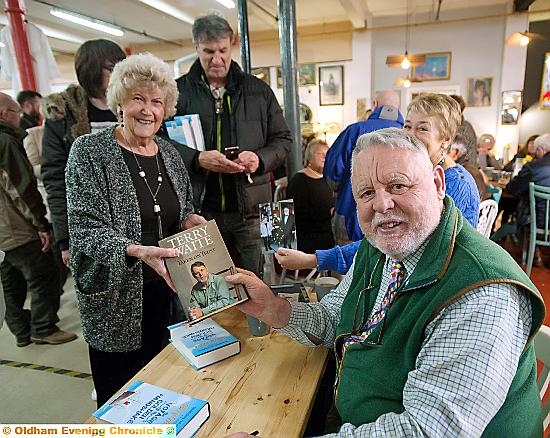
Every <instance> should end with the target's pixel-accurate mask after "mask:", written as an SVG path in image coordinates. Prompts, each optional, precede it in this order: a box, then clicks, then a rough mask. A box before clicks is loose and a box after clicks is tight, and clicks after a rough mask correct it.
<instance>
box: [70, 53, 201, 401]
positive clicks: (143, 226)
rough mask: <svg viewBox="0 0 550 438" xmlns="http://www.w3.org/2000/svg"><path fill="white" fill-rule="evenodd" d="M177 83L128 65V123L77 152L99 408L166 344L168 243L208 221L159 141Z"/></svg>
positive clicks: (123, 82) (78, 212) (112, 89)
mask: <svg viewBox="0 0 550 438" xmlns="http://www.w3.org/2000/svg"><path fill="white" fill-rule="evenodd" d="M177 98H178V92H177V88H176V83H175V81H174V80H173V79H172V72H171V71H170V68H169V67H168V65H167V64H165V63H164V62H162V61H161V60H160V59H158V58H156V57H154V56H152V55H150V54H141V55H133V56H130V57H128V58H127V59H126V60H124V61H121V62H120V63H118V64H117V65H116V66H115V68H114V70H113V73H112V75H111V79H110V81H109V87H108V89H107V101H108V104H109V107H110V108H111V110H112V111H113V112H115V113H116V114H117V115H118V117H119V124H118V125H117V126H115V127H111V128H106V129H104V130H101V131H99V132H97V133H96V134H91V135H87V136H82V137H79V138H78V139H77V140H76V141H75V142H74V144H73V147H72V148H71V152H70V155H69V161H68V164H67V172H66V179H67V211H68V222H69V235H70V255H71V267H72V272H73V276H74V280H75V283H76V286H75V287H76V293H77V298H78V306H79V309H80V314H81V319H82V327H83V331H84V338H85V340H86V342H88V345H89V355H90V364H91V369H92V375H93V379H94V384H95V387H96V390H97V403H98V406H100V405H102V404H104V403H105V402H106V401H107V400H108V398H109V397H110V396H112V395H113V394H114V393H115V392H116V391H117V390H118V389H119V388H120V387H121V386H122V385H123V384H124V383H125V382H126V381H127V380H128V379H129V378H131V377H132V376H133V375H134V374H135V373H136V372H137V371H138V370H139V369H141V368H142V367H143V366H144V365H145V364H146V363H147V362H148V361H149V360H150V359H152V358H153V357H154V356H155V355H156V354H157V353H158V352H160V350H161V349H162V348H163V347H164V345H166V342H167V339H168V332H167V329H166V327H167V325H169V324H170V323H171V322H172V317H171V316H172V315H171V314H172V312H173V309H172V303H173V300H172V297H173V292H172V290H171V288H173V285H172V281H171V279H170V276H169V274H168V272H167V270H166V266H165V263H164V259H165V258H167V257H175V256H176V255H177V251H175V250H173V249H163V248H159V247H158V246H157V242H158V240H159V239H161V238H163V237H165V236H168V235H170V234H173V233H176V232H178V231H180V230H181V229H185V228H188V227H190V226H194V225H197V224H199V223H202V222H204V221H205V220H204V218H202V217H201V216H198V215H196V214H194V213H193V202H192V193H191V187H190V185H189V178H188V175H187V171H186V170H185V167H184V165H183V161H182V160H181V158H180V156H179V154H178V153H177V152H176V150H175V149H174V148H173V147H172V145H171V144H169V143H168V142H166V141H165V140H163V139H161V138H159V137H157V136H156V135H155V133H156V132H157V131H158V129H159V127H160V125H161V124H162V122H163V120H164V119H165V118H168V117H171V116H172V115H173V114H174V111H175V109H174V107H175V105H176V101H177Z"/></svg>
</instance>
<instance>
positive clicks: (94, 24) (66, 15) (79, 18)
mask: <svg viewBox="0 0 550 438" xmlns="http://www.w3.org/2000/svg"><path fill="white" fill-rule="evenodd" d="M50 14H52V15H53V16H54V17H58V18H62V19H63V20H67V21H70V22H72V23H76V24H80V25H81V26H86V27H90V28H92V29H95V30H99V31H100V32H105V33H108V34H109V35H114V36H118V37H121V36H123V35H124V32H123V31H122V30H121V29H120V28H118V27H115V26H113V25H111V24H109V23H106V22H104V21H100V20H96V19H95V18H91V17H86V16H85V15H80V14H75V13H74V12H69V11H63V10H61V9H51V10H50Z"/></svg>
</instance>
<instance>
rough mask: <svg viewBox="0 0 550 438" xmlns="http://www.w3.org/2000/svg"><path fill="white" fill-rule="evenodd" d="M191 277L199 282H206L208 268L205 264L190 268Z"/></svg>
mask: <svg viewBox="0 0 550 438" xmlns="http://www.w3.org/2000/svg"><path fill="white" fill-rule="evenodd" d="M192 271H193V277H195V279H196V280H197V281H198V282H200V283H206V282H207V281H208V268H207V267H206V266H195V267H193V269H192Z"/></svg>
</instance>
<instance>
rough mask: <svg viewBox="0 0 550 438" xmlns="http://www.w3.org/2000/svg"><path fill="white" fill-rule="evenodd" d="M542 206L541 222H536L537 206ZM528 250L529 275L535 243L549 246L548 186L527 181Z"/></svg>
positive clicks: (549, 204) (549, 195)
mask: <svg viewBox="0 0 550 438" xmlns="http://www.w3.org/2000/svg"><path fill="white" fill-rule="evenodd" d="M541 205H542V206H543V209H544V215H543V218H544V219H543V223H542V224H541V223H538V224H537V216H540V215H537V206H541ZM529 210H530V220H531V223H530V224H529V250H528V253H527V268H526V270H525V271H526V273H527V275H531V269H532V267H533V259H534V257H535V248H536V246H537V245H542V246H550V231H549V224H550V219H549V216H550V187H545V186H539V185H536V184H535V183H533V182H530V183H529Z"/></svg>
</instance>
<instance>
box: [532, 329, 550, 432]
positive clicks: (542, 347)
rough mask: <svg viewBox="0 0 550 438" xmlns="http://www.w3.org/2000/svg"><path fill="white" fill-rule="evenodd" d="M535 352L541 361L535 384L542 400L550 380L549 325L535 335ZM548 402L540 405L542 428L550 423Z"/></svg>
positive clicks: (549, 404)
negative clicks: (540, 368) (541, 366)
mask: <svg viewBox="0 0 550 438" xmlns="http://www.w3.org/2000/svg"><path fill="white" fill-rule="evenodd" d="M534 342H535V354H536V356H537V359H538V360H539V361H540V362H542V364H543V368H542V370H541V372H540V374H539V376H538V378H537V386H538V388H539V393H540V399H541V400H544V395H545V393H546V390H547V389H548V383H549V382H550V327H547V326H545V325H543V326H542V327H541V328H540V331H539V332H538V333H537V334H536V335H535V340H534ZM549 413H550V403H548V402H546V403H543V405H542V421H543V425H544V429H546V427H547V426H548V423H550V416H549V415H548V414H549Z"/></svg>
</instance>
